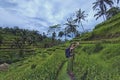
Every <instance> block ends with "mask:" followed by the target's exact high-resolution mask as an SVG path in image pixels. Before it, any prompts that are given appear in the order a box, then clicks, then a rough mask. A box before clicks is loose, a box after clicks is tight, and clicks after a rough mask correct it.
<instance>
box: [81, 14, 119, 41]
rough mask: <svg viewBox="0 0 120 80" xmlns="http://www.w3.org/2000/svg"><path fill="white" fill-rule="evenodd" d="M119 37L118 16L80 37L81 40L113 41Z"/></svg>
mask: <svg viewBox="0 0 120 80" xmlns="http://www.w3.org/2000/svg"><path fill="white" fill-rule="evenodd" d="M118 37H120V14H118V15H116V16H114V17H112V18H110V19H109V20H107V21H105V22H102V23H100V24H98V25H96V26H95V28H94V29H93V31H92V32H88V33H85V34H83V35H82V39H83V40H100V39H113V38H118Z"/></svg>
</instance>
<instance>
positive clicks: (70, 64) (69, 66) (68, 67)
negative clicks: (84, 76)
mask: <svg viewBox="0 0 120 80" xmlns="http://www.w3.org/2000/svg"><path fill="white" fill-rule="evenodd" d="M67 71H68V72H72V71H73V57H70V58H68V65H67Z"/></svg>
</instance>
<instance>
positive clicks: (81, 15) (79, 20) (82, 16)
mask: <svg viewBox="0 0 120 80" xmlns="http://www.w3.org/2000/svg"><path fill="white" fill-rule="evenodd" d="M75 15H76V19H74V21H75V22H76V23H78V25H79V24H81V27H82V28H83V30H84V27H83V24H82V20H83V21H85V18H86V17H87V14H85V11H82V10H81V9H79V10H78V11H77V12H76V14H75Z"/></svg>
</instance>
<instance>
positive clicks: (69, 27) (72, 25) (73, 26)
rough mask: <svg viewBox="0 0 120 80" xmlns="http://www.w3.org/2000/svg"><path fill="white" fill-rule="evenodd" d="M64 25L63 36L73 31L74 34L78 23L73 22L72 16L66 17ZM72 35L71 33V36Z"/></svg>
mask: <svg viewBox="0 0 120 80" xmlns="http://www.w3.org/2000/svg"><path fill="white" fill-rule="evenodd" d="M65 25H67V26H66V28H65V37H66V35H67V34H70V33H73V35H75V34H76V32H77V29H76V28H77V27H78V25H76V24H75V22H74V20H73V19H72V17H70V18H68V19H67V23H65ZM73 35H72V37H73Z"/></svg>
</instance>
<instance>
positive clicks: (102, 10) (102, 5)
mask: <svg viewBox="0 0 120 80" xmlns="http://www.w3.org/2000/svg"><path fill="white" fill-rule="evenodd" d="M93 5H94V6H93V10H97V11H98V12H97V15H96V14H95V16H97V18H96V19H98V18H99V17H101V16H103V19H104V20H105V17H106V16H105V15H106V11H107V5H109V6H110V7H112V5H113V1H112V0H97V1H96V2H94V3H93Z"/></svg>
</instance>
